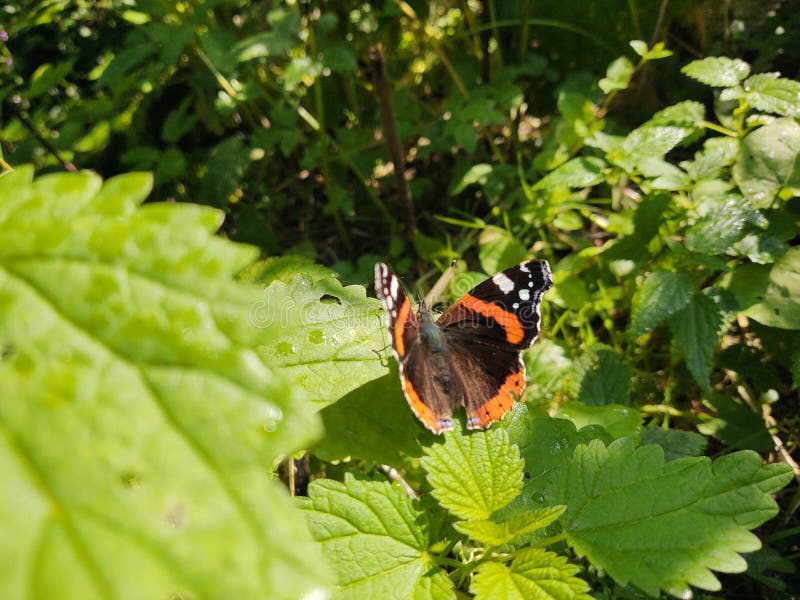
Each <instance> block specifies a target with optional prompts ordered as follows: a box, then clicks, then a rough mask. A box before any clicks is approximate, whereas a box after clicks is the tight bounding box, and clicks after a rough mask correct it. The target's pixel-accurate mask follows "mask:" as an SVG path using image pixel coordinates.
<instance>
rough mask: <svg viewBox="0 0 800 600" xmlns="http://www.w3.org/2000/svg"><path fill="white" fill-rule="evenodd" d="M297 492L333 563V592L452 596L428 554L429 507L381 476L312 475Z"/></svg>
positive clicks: (374, 595)
mask: <svg viewBox="0 0 800 600" xmlns="http://www.w3.org/2000/svg"><path fill="white" fill-rule="evenodd" d="M308 494H309V497H308V498H298V501H299V502H300V506H301V507H302V508H304V509H305V511H306V520H307V522H308V527H309V529H310V530H311V534H312V535H313V536H314V539H316V540H318V541H319V542H321V543H322V552H323V554H324V555H325V558H327V559H328V562H330V564H331V565H332V566H333V569H334V572H335V573H336V577H337V580H338V584H339V588H338V590H337V591H336V593H335V594H334V598H336V599H343V598H353V599H354V600H360V599H361V598H397V599H408V600H412V599H413V600H422V599H426V598H430V599H433V600H439V599H449V598H454V594H453V591H452V584H451V583H450V580H449V579H448V577H447V574H446V573H445V572H444V571H443V570H442V569H441V568H440V567H437V566H436V565H435V564H434V563H433V560H432V558H431V556H430V555H429V554H428V546H429V545H430V543H431V541H432V540H430V539H429V533H430V517H429V513H427V512H424V511H422V510H421V508H420V506H419V504H418V503H417V501H416V500H412V499H411V498H409V497H408V496H406V495H405V494H404V493H403V491H402V490H401V489H399V488H397V487H393V486H392V485H390V484H389V483H386V482H378V481H359V480H356V479H354V478H353V477H352V476H350V475H347V476H346V477H345V482H344V483H340V482H338V481H333V480H330V479H317V480H315V481H312V482H311V484H310V485H309V487H308Z"/></svg>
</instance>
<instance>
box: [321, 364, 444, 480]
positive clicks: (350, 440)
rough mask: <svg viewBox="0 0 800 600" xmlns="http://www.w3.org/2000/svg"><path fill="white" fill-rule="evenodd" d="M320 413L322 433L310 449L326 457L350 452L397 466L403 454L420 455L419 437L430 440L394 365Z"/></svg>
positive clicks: (335, 456) (323, 457)
mask: <svg viewBox="0 0 800 600" xmlns="http://www.w3.org/2000/svg"><path fill="white" fill-rule="evenodd" d="M320 416H321V417H322V423H323V425H324V426H325V435H324V436H323V437H322V439H321V440H320V441H319V442H318V443H317V444H316V445H315V446H314V447H312V449H311V451H312V452H313V453H314V455H316V456H318V457H319V458H321V459H323V460H326V461H332V460H341V459H344V458H347V457H349V456H352V457H358V458H361V459H364V460H370V461H373V462H376V463H379V464H386V465H395V466H399V465H400V464H402V463H403V460H404V455H405V456H420V455H421V454H422V447H421V446H420V442H419V441H418V438H421V439H423V440H425V441H426V443H430V442H432V441H433V434H431V433H429V432H428V431H427V430H426V429H425V428H424V427H423V426H422V425H421V424H420V423H419V421H418V420H417V419H416V418H415V417H414V414H413V413H412V412H411V410H410V409H409V408H408V403H407V402H406V399H405V398H404V397H403V393H402V392H401V391H400V379H399V378H398V375H397V369H396V368H394V369H392V372H391V373H389V374H388V375H386V376H384V377H381V378H379V379H376V380H374V381H370V382H368V383H365V384H364V385H362V386H361V387H359V388H356V389H354V390H353V391H352V392H350V393H348V394H347V395H345V396H344V397H342V398H341V399H340V400H339V401H337V402H335V403H334V404H331V405H330V406H327V407H325V408H324V409H322V411H320Z"/></svg>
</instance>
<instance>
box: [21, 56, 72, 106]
mask: <svg viewBox="0 0 800 600" xmlns="http://www.w3.org/2000/svg"><path fill="white" fill-rule="evenodd" d="M74 65H75V59H71V60H65V61H63V62H60V63H58V64H56V65H54V64H51V63H45V64H43V65H41V66H40V67H38V68H37V69H36V70H35V71H34V72H33V74H32V75H31V79H30V84H29V86H28V89H27V91H26V93H25V97H26V98H27V99H28V100H33V99H34V98H36V97H38V96H41V95H42V94H45V93H47V92H49V91H50V90H51V89H52V88H54V87H56V86H57V85H59V84H60V83H61V82H62V81H63V80H64V78H65V77H66V76H67V75H68V74H69V73H71V72H72V67H73V66H74Z"/></svg>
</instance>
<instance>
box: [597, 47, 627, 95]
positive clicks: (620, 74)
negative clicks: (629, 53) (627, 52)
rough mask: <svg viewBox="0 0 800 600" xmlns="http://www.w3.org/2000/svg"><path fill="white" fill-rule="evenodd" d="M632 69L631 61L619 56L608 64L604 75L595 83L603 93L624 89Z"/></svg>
mask: <svg viewBox="0 0 800 600" xmlns="http://www.w3.org/2000/svg"><path fill="white" fill-rule="evenodd" d="M633 70H634V67H633V63H632V62H631V61H630V60H628V59H627V58H625V57H624V56H620V57H619V58H617V59H616V60H615V61H614V62H612V63H611V64H610V65H609V66H608V69H607V70H606V76H605V77H603V78H602V79H601V80H600V81H598V82H597V85H598V86H600V89H601V90H603V93H604V94H610V93H611V92H614V91H617V90H624V89H625V88H627V87H628V84H629V83H630V81H631V76H632V75H633Z"/></svg>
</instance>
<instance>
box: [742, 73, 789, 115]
mask: <svg viewBox="0 0 800 600" xmlns="http://www.w3.org/2000/svg"><path fill="white" fill-rule="evenodd" d="M744 90H745V92H746V93H745V99H746V100H747V103H748V104H749V105H750V106H752V107H754V108H756V109H757V110H760V111H764V112H771V113H777V114H779V115H782V116H784V117H795V118H796V117H800V102H798V98H800V82H798V81H794V80H792V79H786V78H784V77H779V76H778V73H759V74H758V75H753V76H752V77H750V78H749V79H747V81H745V82H744Z"/></svg>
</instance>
